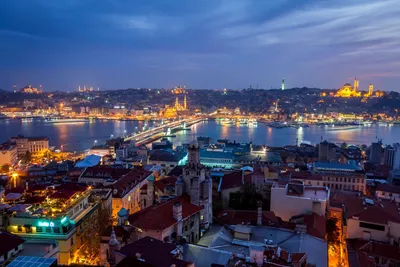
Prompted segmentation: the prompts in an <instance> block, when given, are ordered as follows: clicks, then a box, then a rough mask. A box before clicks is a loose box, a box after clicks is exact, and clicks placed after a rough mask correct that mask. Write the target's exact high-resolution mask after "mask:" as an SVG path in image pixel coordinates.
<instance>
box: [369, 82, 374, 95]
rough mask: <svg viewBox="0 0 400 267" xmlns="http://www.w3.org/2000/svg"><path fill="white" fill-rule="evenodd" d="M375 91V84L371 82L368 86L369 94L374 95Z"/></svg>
mask: <svg viewBox="0 0 400 267" xmlns="http://www.w3.org/2000/svg"><path fill="white" fill-rule="evenodd" d="M373 93H374V85H373V84H372V83H371V84H370V85H369V87H368V96H372V94H373Z"/></svg>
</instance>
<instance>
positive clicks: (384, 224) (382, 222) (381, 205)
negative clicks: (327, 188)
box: [329, 191, 400, 243]
mask: <svg viewBox="0 0 400 267" xmlns="http://www.w3.org/2000/svg"><path fill="white" fill-rule="evenodd" d="M331 209H333V210H337V209H340V210H342V214H343V217H344V220H345V225H346V226H347V227H346V228H345V231H346V236H347V238H358V239H364V240H374V241H379V242H386V243H390V242H394V241H396V242H397V241H398V240H399V238H400V214H399V212H398V207H397V204H396V203H395V202H393V201H391V200H385V199H373V198H367V197H363V196H362V195H361V194H359V193H357V192H349V191H336V192H333V193H332V194H331V198H330V202H329V210H331Z"/></svg>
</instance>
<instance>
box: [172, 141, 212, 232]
mask: <svg viewBox="0 0 400 267" xmlns="http://www.w3.org/2000/svg"><path fill="white" fill-rule="evenodd" d="M206 170H207V168H206V167H205V166H203V165H202V164H201V163H200V146H199V144H198V143H197V141H196V140H194V141H193V142H192V143H190V144H189V148H188V162H187V164H186V165H185V166H184V167H183V170H182V176H181V177H179V178H178V180H177V182H176V184H175V192H176V195H177V196H180V195H182V194H183V193H186V194H188V195H189V196H190V202H191V203H192V204H194V205H196V206H199V207H202V210H201V211H200V218H201V219H200V220H201V223H202V224H204V225H206V227H208V225H209V224H210V223H211V222H212V182H211V178H210V177H208V176H207V175H206Z"/></svg>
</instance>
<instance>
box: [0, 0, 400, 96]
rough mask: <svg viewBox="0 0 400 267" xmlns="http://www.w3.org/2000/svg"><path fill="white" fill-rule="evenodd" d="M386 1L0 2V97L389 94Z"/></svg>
mask: <svg viewBox="0 0 400 267" xmlns="http://www.w3.org/2000/svg"><path fill="white" fill-rule="evenodd" d="M399 33H400V5H399V2H398V0H379V1H377V0H351V1H349V0H334V1H329V0H319V1H312V0H134V1H132V0H129V1H118V0H51V1H49V0H18V1H0V88H3V89H11V88H12V85H13V84H16V85H17V86H18V87H22V86H24V85H26V84H28V83H31V84H33V85H37V86H38V85H39V84H43V87H44V89H45V90H46V89H47V90H74V89H76V88H77V86H78V85H84V84H87V85H91V86H93V87H100V88H101V89H117V88H128V87H164V88H168V87H172V86H175V85H178V84H183V83H185V84H187V85H188V86H189V87H190V88H209V89H214V88H224V87H226V88H245V87H248V86H249V85H253V87H256V86H257V84H258V86H259V87H260V88H271V87H273V88H278V87H279V86H280V81H281V79H282V78H283V77H284V78H285V81H286V87H287V88H290V87H296V86H298V87H302V86H309V87H320V88H337V87H339V86H341V85H342V84H344V83H345V82H347V81H350V80H352V79H353V78H354V77H358V78H359V79H360V86H361V88H367V86H368V84H369V83H374V84H375V88H377V89H378V88H379V89H384V90H396V91H400V86H399V84H400V83H399V81H400V60H399V58H400V34H399Z"/></svg>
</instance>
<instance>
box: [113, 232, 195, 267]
mask: <svg viewBox="0 0 400 267" xmlns="http://www.w3.org/2000/svg"><path fill="white" fill-rule="evenodd" d="M175 249H176V246H175V245H172V244H170V243H164V242H163V241H160V240H157V239H154V238H151V237H144V238H142V239H139V240H137V241H135V242H133V243H130V244H128V245H126V246H124V247H122V248H121V249H120V251H119V253H121V254H123V255H127V256H128V255H131V256H140V259H143V260H144V262H146V263H148V264H150V265H151V266H157V267H163V266H165V267H170V266H172V265H174V266H176V267H186V266H188V265H189V264H190V262H187V261H183V260H180V259H178V258H176V257H174V254H172V253H171V252H172V251H173V250H175ZM155 253H156V254H155ZM155 255H156V257H155Z"/></svg>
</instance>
